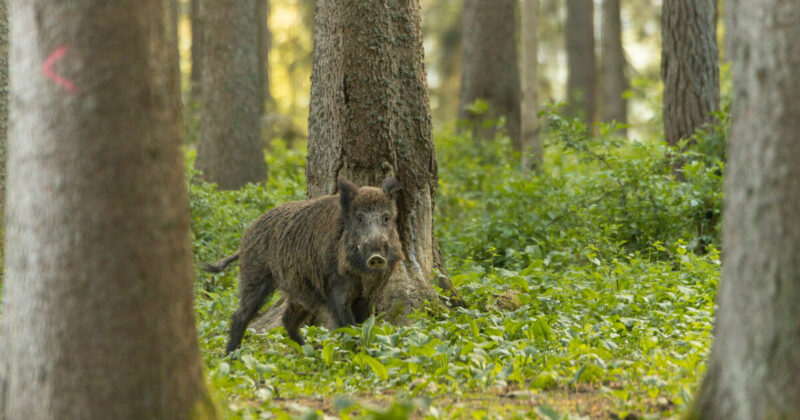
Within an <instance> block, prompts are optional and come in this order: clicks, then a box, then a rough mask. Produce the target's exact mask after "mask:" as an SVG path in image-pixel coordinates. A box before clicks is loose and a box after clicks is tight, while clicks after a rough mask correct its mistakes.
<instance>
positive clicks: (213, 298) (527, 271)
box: [187, 120, 726, 420]
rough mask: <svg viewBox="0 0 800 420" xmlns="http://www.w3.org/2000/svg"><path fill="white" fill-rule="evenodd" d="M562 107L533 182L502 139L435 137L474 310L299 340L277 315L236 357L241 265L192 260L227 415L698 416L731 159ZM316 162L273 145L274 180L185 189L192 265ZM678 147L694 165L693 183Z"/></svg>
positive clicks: (217, 252)
mask: <svg viewBox="0 0 800 420" xmlns="http://www.w3.org/2000/svg"><path fill="white" fill-rule="evenodd" d="M556 121H558V122H559V124H562V125H561V126H558V127H556V128H555V129H554V130H556V131H555V132H554V134H552V135H551V136H550V137H549V138H551V140H549V141H550V142H551V143H549V145H548V151H547V154H546V157H545V161H546V162H548V163H547V165H546V167H545V172H544V173H543V174H539V175H536V176H530V175H523V174H521V173H520V172H519V170H518V169H517V167H516V164H514V163H513V162H512V161H511V160H510V159H511V158H510V157H509V156H510V155H509V153H508V152H507V147H508V145H507V142H506V143H504V142H502V141H497V142H495V143H483V144H480V147H478V145H477V144H476V143H475V142H474V141H472V140H471V139H468V138H463V137H459V136H454V135H452V136H443V137H439V138H437V141H436V147H437V154H438V159H439V162H440V173H439V176H440V183H439V190H438V192H437V198H436V210H437V212H436V220H435V226H436V234H437V238H438V239H439V242H440V244H441V246H442V251H443V254H444V255H445V257H446V259H447V265H448V269H449V271H450V277H451V280H452V282H453V284H454V286H455V287H456V288H457V289H458V290H459V291H460V293H461V294H462V296H463V298H464V300H465V301H466V303H467V306H468V307H466V308H457V309H451V310H442V309H441V308H438V307H435V306H433V307H425V308H420V309H419V310H418V311H416V312H415V313H413V314H411V316H410V319H409V323H408V324H407V325H402V326H398V325H391V324H388V323H386V322H383V321H382V320H380V319H377V320H376V319H374V318H370V319H369V320H367V321H366V322H365V323H364V324H363V325H359V326H353V327H345V328H340V329H338V330H336V331H328V330H326V329H325V328H320V327H314V326H311V327H306V328H304V329H303V331H302V334H303V336H304V337H305V338H306V342H307V344H306V345H304V346H302V347H301V346H298V345H297V344H296V343H294V342H293V341H291V340H289V339H288V338H287V337H286V334H285V331H284V330H283V328H281V327H279V328H276V329H274V330H272V331H269V332H265V333H258V334H253V333H248V334H246V336H245V338H244V341H243V343H242V346H241V348H240V349H239V350H236V351H235V352H233V353H232V354H231V355H229V356H224V355H223V349H224V346H225V343H226V340H227V333H228V322H229V320H230V317H231V315H232V313H233V311H234V310H235V308H236V306H237V303H238V298H237V296H236V294H237V291H236V274H237V271H238V270H236V269H229V270H227V271H226V272H224V273H221V274H219V275H215V276H211V275H209V274H208V273H205V272H202V271H200V270H199V268H198V270H197V273H196V276H197V282H196V288H195V307H196V310H197V322H198V333H199V338H200V345H201V348H202V351H203V357H204V361H205V365H206V369H207V371H208V376H209V379H210V381H211V384H212V386H213V387H214V388H215V390H216V392H217V395H218V396H219V397H220V400H221V403H222V409H223V411H224V414H225V416H226V417H228V418H245V419H263V418H277V419H290V418H303V419H313V418H325V417H335V418H342V419H345V420H347V419H355V418H359V419H385V420H402V419H406V418H425V419H440V418H441V419H449V418H469V419H484V418H485V419H507V418H521V419H523V418H541V419H549V420H562V419H566V420H569V419H583V418H591V419H595V418H599V419H620V418H635V419H651V418H652V419H658V418H670V417H674V416H676V415H678V414H679V413H681V412H683V411H685V410H686V409H687V407H688V406H689V405H690V404H691V402H692V396H693V394H694V393H695V391H696V388H697V385H698V383H699V381H700V380H701V379H702V375H703V373H704V371H705V360H706V358H707V356H708V352H709V348H710V346H711V340H712V335H711V331H712V324H713V310H714V302H715V297H716V292H717V284H718V280H719V273H720V258H719V255H720V252H719V249H718V247H719V227H720V214H721V203H722V193H721V190H722V189H721V185H722V177H721V173H722V170H721V162H722V161H721V160H720V159H719V158H717V157H714V156H708V155H705V154H704V152H702V150H704V149H703V147H706V149H710V148H709V147H707V146H708V145H707V141H706V140H704V139H703V138H698V139H697V142H696V144H695V147H697V150H690V151H687V152H686V154H683V155H682V154H681V153H682V152H679V151H676V150H673V149H670V148H669V147H668V146H666V145H664V144H663V143H659V142H652V143H636V142H626V141H620V140H618V139H614V138H608V137H603V136H601V137H581V136H584V134H582V133H585V129H583V131H581V130H582V129H581V127H578V126H575V125H574V123H569V122H566V121H565V120H556ZM570 124H572V125H570ZM718 131H719V132H726V131H725V130H724V129H720V130H718ZM715 132H716V131H715ZM557 140H558V141H560V143H558V142H556V141H557ZM711 140H713V141H717V140H716V138H712V139H711ZM711 140H708V141H711ZM553 142H555V143H553ZM304 157H305V153H304V151H303V150H291V149H285V148H282V147H281V145H280V144H275V145H273V147H272V148H271V149H270V153H269V155H268V165H269V168H270V178H269V179H268V180H267V182H266V183H262V184H252V185H249V186H247V187H245V188H243V189H241V190H238V191H217V190H216V188H215V187H213V186H211V185H208V184H205V183H202V182H198V181H197V180H196V178H195V179H194V180H193V182H190V183H189V188H190V194H191V200H190V203H191V207H192V232H193V246H194V248H193V253H194V256H195V262H196V267H200V266H201V265H202V263H203V262H207V261H215V260H217V259H219V258H220V257H222V256H224V255H229V254H231V253H233V252H235V250H236V249H237V248H238V245H239V240H240V235H241V232H243V231H244V230H245V228H246V227H247V226H248V225H249V223H250V222H251V221H252V220H254V219H255V218H256V217H258V215H259V214H261V213H262V212H264V211H265V210H266V209H269V208H271V207H273V206H276V205H279V204H281V203H284V202H287V201H293V200H298V199H303V197H304V196H305V184H304V181H303V172H304V170H303V166H304V164H305V159H304ZM512 157H513V156H512ZM673 157H674V159H679V160H680V161H681V162H684V167H683V169H682V170H683V178H684V179H683V180H682V181H676V180H675V179H674V176H673V161H672V160H671V159H673ZM191 159H192V156H191V154H189V155H187V163H188V166H189V167H191Z"/></svg>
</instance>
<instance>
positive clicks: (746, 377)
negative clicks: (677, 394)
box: [689, 0, 800, 419]
mask: <svg viewBox="0 0 800 420" xmlns="http://www.w3.org/2000/svg"><path fill="white" fill-rule="evenodd" d="M726 7H727V8H726V15H727V19H728V20H727V25H726V27H727V30H728V45H729V49H728V51H729V52H730V57H731V60H732V66H733V87H734V91H733V98H734V100H733V110H732V112H733V118H732V126H731V134H730V149H729V153H730V154H729V158H728V159H729V160H728V164H727V165H726V168H727V175H726V177H725V209H726V211H725V213H724V219H723V235H722V237H723V240H724V246H723V249H724V254H723V265H722V281H721V282H720V290H719V294H718V296H717V299H718V305H719V309H718V310H717V313H716V325H715V327H714V345H713V348H712V352H711V359H710V361H709V368H708V371H707V374H706V377H705V379H704V381H703V384H702V386H701V389H700V392H699V395H698V397H697V399H696V401H695V405H694V408H693V411H692V412H691V414H690V416H689V418H696V419H700V418H702V419H795V418H800V382H798V380H797V378H798V377H800V357H798V351H797V348H798V345H800V306H799V305H798V304H797V302H799V301H800V161H799V160H798V159H797V157H798V156H800V134H799V133H800V79H798V77H797V69H798V68H800V43H798V42H797V40H798V39H800V25H797V24H796V23H797V22H800V4H798V3H797V2H787V1H781V0H732V1H729V2H728V3H727V6H726Z"/></svg>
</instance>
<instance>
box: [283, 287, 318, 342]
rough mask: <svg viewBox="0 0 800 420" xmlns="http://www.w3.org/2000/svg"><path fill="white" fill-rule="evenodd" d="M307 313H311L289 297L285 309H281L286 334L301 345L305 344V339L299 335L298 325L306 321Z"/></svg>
mask: <svg viewBox="0 0 800 420" xmlns="http://www.w3.org/2000/svg"><path fill="white" fill-rule="evenodd" d="M309 315H311V313H309V312H308V311H307V310H306V308H304V307H303V306H302V305H300V304H299V303H297V302H293V301H292V300H291V299H290V300H289V303H288V305H286V310H284V311H283V317H282V320H283V326H284V328H286V334H287V335H288V336H289V338H291V339H292V340H294V341H295V342H296V343H297V344H299V345H301V346H302V345H303V344H305V343H306V341H305V340H303V336H302V335H300V326H302V325H303V323H304V322H306V320H307V319H308V316H309Z"/></svg>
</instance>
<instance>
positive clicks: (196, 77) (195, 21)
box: [189, 0, 203, 102]
mask: <svg viewBox="0 0 800 420" xmlns="http://www.w3.org/2000/svg"><path fill="white" fill-rule="evenodd" d="M200 2H201V0H189V3H190V4H189V7H190V10H189V19H190V21H191V26H192V49H191V55H192V70H191V73H190V74H189V81H190V82H191V100H192V101H194V102H199V101H200V100H201V96H200V83H201V82H200V75H201V74H203V20H202V19H201V18H200Z"/></svg>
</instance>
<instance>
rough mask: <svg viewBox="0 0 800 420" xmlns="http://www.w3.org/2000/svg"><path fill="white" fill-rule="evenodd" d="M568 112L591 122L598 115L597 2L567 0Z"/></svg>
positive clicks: (572, 115) (589, 123) (586, 121)
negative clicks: (595, 3) (595, 17)
mask: <svg viewBox="0 0 800 420" xmlns="http://www.w3.org/2000/svg"><path fill="white" fill-rule="evenodd" d="M564 32H565V33H566V41H567V42H566V43H567V67H568V69H567V70H568V74H567V102H569V106H568V108H567V114H568V115H569V116H571V117H575V118H581V119H583V120H584V122H585V123H586V124H587V125H589V126H591V124H592V123H593V122H594V121H596V115H597V111H596V108H597V86H596V84H597V81H596V79H597V64H596V60H595V52H594V2H593V1H592V0H567V27H566V28H565V31H564Z"/></svg>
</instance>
